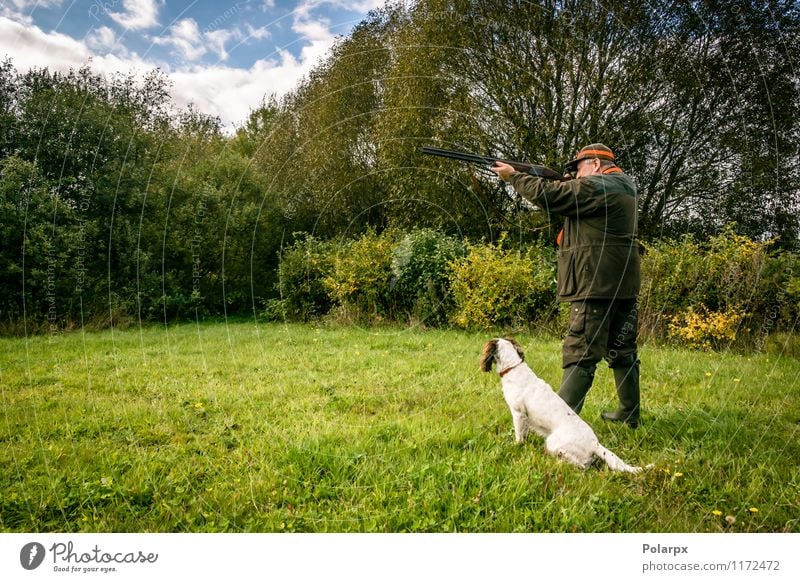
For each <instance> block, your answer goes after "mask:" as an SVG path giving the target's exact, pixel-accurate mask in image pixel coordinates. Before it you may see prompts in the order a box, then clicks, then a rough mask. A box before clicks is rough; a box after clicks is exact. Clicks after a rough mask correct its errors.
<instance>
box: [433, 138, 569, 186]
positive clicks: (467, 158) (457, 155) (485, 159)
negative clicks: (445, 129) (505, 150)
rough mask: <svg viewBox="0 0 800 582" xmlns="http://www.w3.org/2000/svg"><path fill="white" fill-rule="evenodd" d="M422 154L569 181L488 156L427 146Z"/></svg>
mask: <svg viewBox="0 0 800 582" xmlns="http://www.w3.org/2000/svg"><path fill="white" fill-rule="evenodd" d="M422 153H423V154H428V155H429V156H439V157H441V158H450V159H453V160H460V161H462V162H468V163H470V164H477V165H479V166H489V167H491V166H493V165H494V164H495V162H503V163H504V164H508V165H509V166H512V167H513V168H514V169H515V170H516V171H517V172H526V173H528V174H530V175H531V176H538V177H540V178H546V179H548V180H558V181H559V182H565V181H567V180H569V178H567V177H565V176H562V175H561V174H559V173H558V172H556V171H555V170H551V169H550V168H548V167H546V166H537V165H536V164H528V163H525V162H515V161H513V160H503V159H501V158H492V157H489V156H478V155H475V154H467V153H464V152H456V151H453V150H443V149H441V148H432V147H428V146H425V147H423V148H422Z"/></svg>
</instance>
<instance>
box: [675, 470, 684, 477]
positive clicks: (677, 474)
mask: <svg viewBox="0 0 800 582" xmlns="http://www.w3.org/2000/svg"><path fill="white" fill-rule="evenodd" d="M675 476H676V477H683V473H681V472H680V471H675Z"/></svg>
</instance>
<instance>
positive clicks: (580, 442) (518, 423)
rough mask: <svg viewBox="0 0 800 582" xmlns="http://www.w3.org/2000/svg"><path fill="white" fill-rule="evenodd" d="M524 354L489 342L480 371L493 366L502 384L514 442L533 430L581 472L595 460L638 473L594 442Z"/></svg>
mask: <svg viewBox="0 0 800 582" xmlns="http://www.w3.org/2000/svg"><path fill="white" fill-rule="evenodd" d="M524 358H525V354H524V353H523V352H522V348H521V347H520V345H519V344H518V343H517V342H515V341H514V340H513V339H503V338H498V339H493V340H491V341H489V342H487V343H486V345H484V346H483V356H482V358H481V369H482V370H483V371H484V372H489V371H491V369H492V363H494V364H496V366H497V373H498V374H500V378H501V379H502V384H503V397H504V398H505V400H506V404H508V407H509V408H510V409H511V417H512V418H513V419H514V435H515V438H516V441H517V443H521V442H522V441H524V440H525V437H526V436H527V434H528V432H529V431H530V430H533V431H534V432H535V433H536V434H538V435H539V436H542V437H544V439H545V445H544V446H545V449H546V450H547V452H548V453H550V454H551V455H555V456H557V457H559V458H562V459H566V460H567V461H569V462H570V463H572V464H573V465H577V466H578V467H580V468H581V469H585V468H587V467H588V466H589V465H591V464H592V463H593V462H594V459H595V457H598V458H600V459H602V460H603V461H605V462H606V464H607V465H608V466H609V468H611V469H612V470H614V471H624V472H626V473H638V472H639V471H641V470H642V468H641V467H632V466H631V465H628V464H627V463H625V462H624V461H622V460H621V459H620V458H619V457H617V456H616V455H615V454H614V453H612V452H611V451H609V450H608V449H607V448H605V447H604V446H603V445H601V444H600V442H599V441H598V440H597V437H596V436H595V434H594V431H593V430H592V428H591V427H590V426H589V425H588V424H586V423H585V422H584V421H583V419H582V418H581V417H580V416H578V415H577V414H575V412H574V411H573V410H572V409H571V408H570V407H569V406H568V405H567V403H566V402H564V401H563V400H562V399H561V397H560V396H559V395H558V394H556V393H555V392H553V389H552V388H551V387H550V385H549V384H548V383H547V382H545V381H544V380H542V379H541V378H539V377H537V376H536V374H534V373H533V371H532V370H531V369H530V368H529V367H528V365H527V364H526V363H525V361H524Z"/></svg>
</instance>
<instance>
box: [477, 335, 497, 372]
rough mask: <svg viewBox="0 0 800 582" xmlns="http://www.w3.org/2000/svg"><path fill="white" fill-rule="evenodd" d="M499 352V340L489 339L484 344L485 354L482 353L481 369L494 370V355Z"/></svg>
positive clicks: (485, 370)
mask: <svg viewBox="0 0 800 582" xmlns="http://www.w3.org/2000/svg"><path fill="white" fill-rule="evenodd" d="M496 353H497V340H489V341H488V342H486V343H485V344H484V345H483V354H481V370H482V371H484V372H491V371H492V364H493V363H494V355H495V354H496Z"/></svg>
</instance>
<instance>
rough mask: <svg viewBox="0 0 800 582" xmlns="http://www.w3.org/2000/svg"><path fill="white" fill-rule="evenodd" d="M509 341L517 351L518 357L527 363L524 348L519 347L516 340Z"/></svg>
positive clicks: (509, 339)
mask: <svg viewBox="0 0 800 582" xmlns="http://www.w3.org/2000/svg"><path fill="white" fill-rule="evenodd" d="M508 341H510V342H511V345H512V346H514V349H515V350H517V355H518V356H519V357H520V359H521V360H522V361H523V362H524V361H525V352H523V351H522V346H521V345H519V344H518V343H517V341H516V340H515V339H514V338H508Z"/></svg>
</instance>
